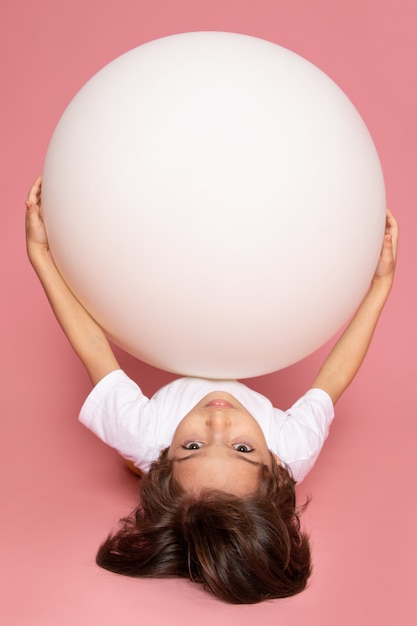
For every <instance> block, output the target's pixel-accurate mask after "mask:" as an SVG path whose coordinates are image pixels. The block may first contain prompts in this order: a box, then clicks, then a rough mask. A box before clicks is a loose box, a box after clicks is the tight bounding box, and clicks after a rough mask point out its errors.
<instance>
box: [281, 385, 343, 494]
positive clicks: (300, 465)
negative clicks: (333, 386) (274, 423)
mask: <svg viewBox="0 0 417 626" xmlns="http://www.w3.org/2000/svg"><path fill="white" fill-rule="evenodd" d="M333 417H334V407H333V403H332V400H331V398H330V396H329V395H328V394H327V393H326V392H325V391H323V390H322V389H309V391H307V393H306V394H305V395H304V396H303V397H302V398H300V399H299V400H298V401H297V402H296V403H295V404H294V405H293V406H292V407H291V408H290V409H289V410H288V411H286V412H285V418H284V421H283V423H282V427H281V428H280V430H279V433H278V437H277V453H278V456H279V457H280V459H281V461H282V462H283V463H284V464H285V465H286V466H288V467H289V468H290V470H291V472H292V475H293V477H294V479H295V480H296V481H297V482H301V481H302V480H303V479H304V478H305V476H306V475H307V474H308V472H309V471H310V470H311V469H312V467H313V465H314V463H315V462H316V460H317V457H318V456H319V454H320V451H321V449H322V447H323V444H324V442H325V440H326V438H327V435H328V433H329V428H330V424H331V423H332V421H333Z"/></svg>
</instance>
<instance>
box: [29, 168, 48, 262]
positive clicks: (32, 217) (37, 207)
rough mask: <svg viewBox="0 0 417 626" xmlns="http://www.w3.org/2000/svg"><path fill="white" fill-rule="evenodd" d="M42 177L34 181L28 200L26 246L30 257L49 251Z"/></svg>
mask: <svg viewBox="0 0 417 626" xmlns="http://www.w3.org/2000/svg"><path fill="white" fill-rule="evenodd" d="M41 189H42V177H41V176H38V178H37V179H36V180H35V182H34V183H33V185H32V187H31V188H30V190H29V193H28V197H27V200H26V203H25V204H26V246H27V251H28V255H29V258H32V257H33V255H34V254H36V253H37V252H39V251H42V252H48V250H49V245H48V237H47V235H46V230H45V226H44V223H43V219H42V211H41Z"/></svg>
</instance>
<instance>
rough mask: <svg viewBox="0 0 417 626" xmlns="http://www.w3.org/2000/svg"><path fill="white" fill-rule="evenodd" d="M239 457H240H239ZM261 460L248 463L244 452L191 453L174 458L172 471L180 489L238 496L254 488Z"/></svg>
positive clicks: (251, 491)
mask: <svg viewBox="0 0 417 626" xmlns="http://www.w3.org/2000/svg"><path fill="white" fill-rule="evenodd" d="M240 457H242V458H240ZM262 465H263V464H262V463H259V462H248V460H247V459H246V460H245V457H244V455H242V454H241V455H240V456H232V455H228V454H224V455H221V456H215V457H213V456H209V455H205V454H195V455H190V456H189V457H185V458H183V459H178V460H176V461H174V465H173V472H174V476H175V478H176V479H177V480H178V481H179V482H180V484H181V486H182V487H183V489H185V490H186V491H189V492H191V493H195V494H198V493H200V492H201V491H202V490H203V489H220V490H221V491H225V492H227V493H231V494H234V495H238V496H244V495H249V494H250V493H253V492H254V491H256V489H257V487H258V484H259V474H260V467H261V466H262Z"/></svg>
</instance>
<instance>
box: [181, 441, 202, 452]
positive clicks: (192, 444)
mask: <svg viewBox="0 0 417 626" xmlns="http://www.w3.org/2000/svg"><path fill="white" fill-rule="evenodd" d="M182 448H184V449H185V450H199V449H200V448H201V443H199V442H198V441H189V442H188V443H185V444H184V445H183V446H182Z"/></svg>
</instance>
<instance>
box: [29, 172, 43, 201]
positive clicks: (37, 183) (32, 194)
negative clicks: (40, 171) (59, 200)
mask: <svg viewBox="0 0 417 626" xmlns="http://www.w3.org/2000/svg"><path fill="white" fill-rule="evenodd" d="M41 188H42V176H37V178H36V179H35V180H34V181H33V184H32V186H31V188H30V189H29V193H28V197H27V199H28V200H29V201H30V202H33V204H39V200H40V197H41Z"/></svg>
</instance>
